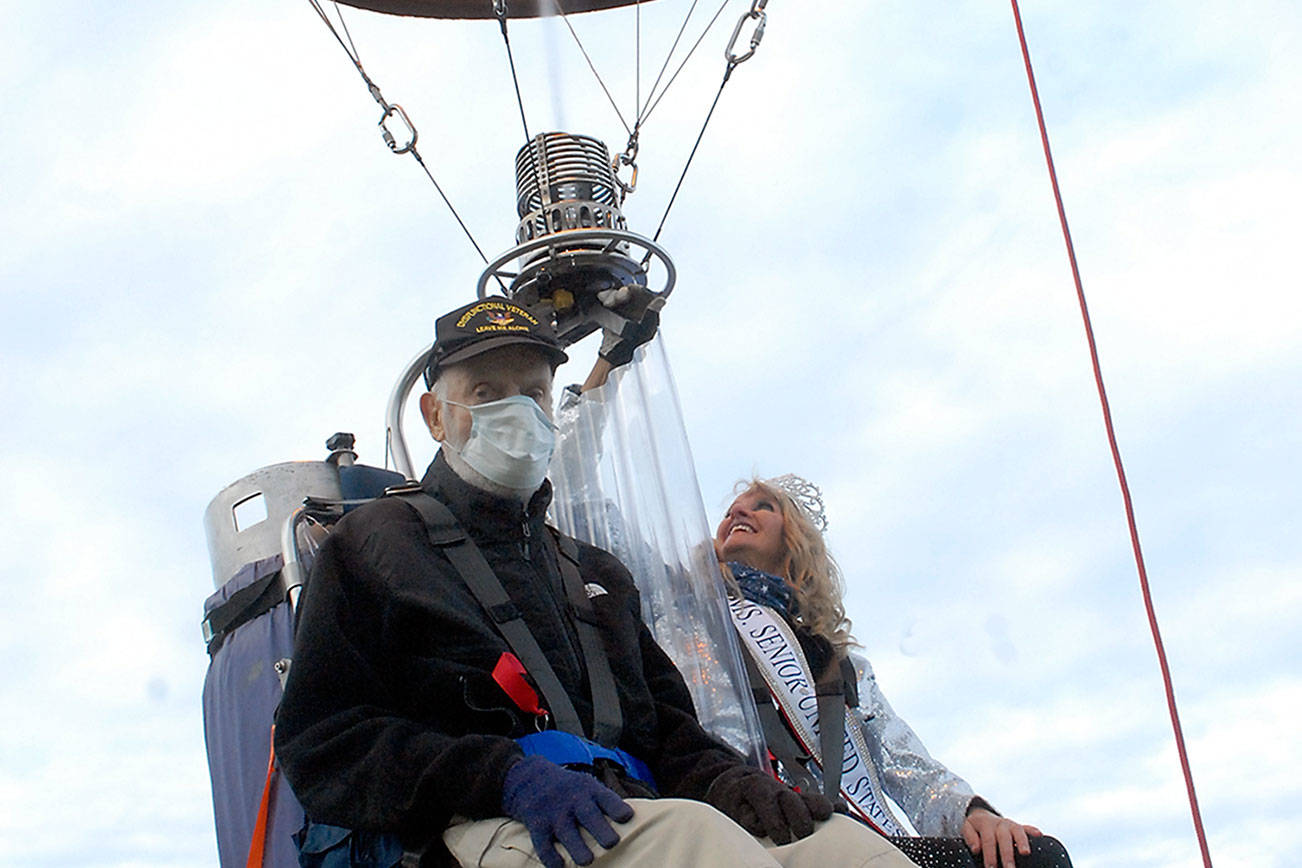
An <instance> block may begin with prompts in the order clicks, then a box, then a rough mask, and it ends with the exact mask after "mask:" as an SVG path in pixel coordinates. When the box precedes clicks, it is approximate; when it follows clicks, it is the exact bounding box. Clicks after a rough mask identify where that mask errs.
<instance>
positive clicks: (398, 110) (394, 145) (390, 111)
mask: <svg viewBox="0 0 1302 868" xmlns="http://www.w3.org/2000/svg"><path fill="white" fill-rule="evenodd" d="M395 114H396V115H397V116H398V117H399V118H401V119H402V122H403V124H405V125H406V127H407V132H408V134H409V136H408V138H407V143H406V144H404V145H403V146H402V147H398V140H397V138H396V137H395V136H394V135H393V133H391V132H390V131H389V128H388V127H387V126H385V123H387V122H388V120H389V118H391V117H393V116H394V115H395ZM380 130H381V135H383V136H384V143H385V144H386V145H388V146H389V150H391V151H393V152H394V153H395V154H405V153H407V152H408V151H410V150H411V149H412V148H414V147H416V127H415V126H414V125H413V124H412V122H411V118H409V117H407V113H406V112H405V111H403V110H402V106H400V105H398V104H397V103H394V104H393V105H391V106H389V107H388V108H386V109H385V110H384V116H383V117H381V118H380Z"/></svg>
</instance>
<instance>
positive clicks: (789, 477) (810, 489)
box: [764, 473, 827, 533]
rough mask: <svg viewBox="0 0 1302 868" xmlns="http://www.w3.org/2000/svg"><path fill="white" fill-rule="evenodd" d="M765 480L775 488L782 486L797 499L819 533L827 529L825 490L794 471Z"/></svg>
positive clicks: (796, 501) (791, 496) (794, 499)
mask: <svg viewBox="0 0 1302 868" xmlns="http://www.w3.org/2000/svg"><path fill="white" fill-rule="evenodd" d="M764 482H765V483H766V484H768V485H772V486H773V487H774V488H780V489H782V490H783V491H784V492H786V494H787V496H788V497H790V498H791V499H792V500H793V501H795V503H796V506H798V507H800V511H801V512H803V513H804V514H805V517H806V518H808V519H809V520H810V521H812V522H813V523H814V527H816V528H818V530H819V533H823V532H826V531H827V511H826V510H825V509H824V508H823V490H822V489H821V488H819V487H818V486H817V485H815V484H814V483H812V482H810V481H809V480H808V479H805V478H803V477H800V476H796V474H794V473H784V474H782V475H781V476H775V477H773V478H772V479H766V480H764Z"/></svg>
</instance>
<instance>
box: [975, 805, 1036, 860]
mask: <svg viewBox="0 0 1302 868" xmlns="http://www.w3.org/2000/svg"><path fill="white" fill-rule="evenodd" d="M1043 834H1044V833H1043V832H1041V831H1040V830H1039V829H1037V828H1035V827H1034V826H1024V825H1022V824H1021V823H1017V822H1014V821H1013V820H1010V819H1008V818H1007V817H1001V816H999V815H998V814H994V813H991V812H990V811H987V810H986V809H985V808H973V809H972V810H971V811H969V812H968V815H967V819H966V820H964V821H963V840H964V841H966V842H967V846H968V849H969V850H971V851H972V852H973V853H980V854H981V856H982V862H983V863H984V865H985V868H996V866H999V868H1013V858H1014V854H1015V853H1021V854H1022V855H1023V856H1025V855H1027V854H1029V853H1030V852H1031V842H1030V841H1029V840H1028V837H1031V838H1038V837H1040V836H1041V835H1043ZM1014 848H1016V849H1015V850H1014Z"/></svg>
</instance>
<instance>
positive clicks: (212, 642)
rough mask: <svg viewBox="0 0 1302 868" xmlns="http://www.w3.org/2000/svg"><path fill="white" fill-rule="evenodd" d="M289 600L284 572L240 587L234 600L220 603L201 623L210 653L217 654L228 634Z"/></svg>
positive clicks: (273, 573)
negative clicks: (286, 597)
mask: <svg viewBox="0 0 1302 868" xmlns="http://www.w3.org/2000/svg"><path fill="white" fill-rule="evenodd" d="M284 601H285V588H284V586H283V584H282V583H281V571H280V570H275V571H274V572H271V573H268V574H267V575H265V576H263V577H262V578H260V579H258V580H257V581H256V582H254V583H252V584H250V585H247V586H245V587H243V588H240V589H239V590H238V591H236V592H235V593H234V594H231V596H230V599H228V600H227V601H226V602H224V603H222V604H221V605H220V606H217V607H216V608H215V609H213V610H212V611H211V612H209V613H208V615H207V617H205V618H204V619H203V622H202V623H201V624H200V625H199V626H200V629H201V630H202V631H203V638H204V642H206V643H207V645H208V656H210V657H211V656H212V655H214V654H216V653H217V650H218V649H219V648H221V646H222V643H223V642H224V641H226V637H227V636H228V635H229V634H231V633H234V632H235V631H236V630H238V629H239V628H240V627H243V626H244V625H245V624H247V623H248V622H249V621H252V620H253V619H254V618H256V617H258V616H259V615H263V614H265V613H267V612H270V611H271V610H272V609H274V608H276V607H277V606H279V605H280V604H281V603H283V602H284Z"/></svg>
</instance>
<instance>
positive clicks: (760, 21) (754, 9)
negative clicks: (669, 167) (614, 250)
mask: <svg viewBox="0 0 1302 868" xmlns="http://www.w3.org/2000/svg"><path fill="white" fill-rule="evenodd" d="M767 5H768V0H751V4H750V10H749V11H748V12H746V13H745V14H743V15H742V16H741V18H739V19H737V26H736V27H734V28H733V30H732V38H731V39H729V40H728V47H727V48H726V49H724V56H725V57H726V58H727V60H728V65H727V66H726V67H725V68H724V70H723V81H721V82H719V90H718V91H717V92H715V94H714V102H712V103H710V110H709V111H708V112H706V114H705V122H704V123H703V124H701V131H700V132H699V133H697V135H696V142H695V144H693V145H692V152H691V153H690V154H688V155H687V162H686V163H684V164H683V171H682V174H680V175H679V176H678V183H677V184H675V185H674V192H673V195H672V196H670V197H669V204H668V205H666V206H665V213H664V214H662V215H660V225H658V226H657V227H656V234H655V235H654V236H653V237H652V239H651V240H652V241H659V240H660V233H661V231H663V230H664V228H665V220H667V219H668V218H669V211H670V210H671V209H672V208H673V207H674V202H675V201H677V199H678V191H679V190H681V189H682V187H683V180H684V179H685V178H686V177H687V170H688V169H689V168H691V166H692V160H693V158H695V157H696V149H697V148H699V147H700V146H701V140H702V139H703V138H705V130H706V128H707V127H708V126H709V125H710V119H711V118H713V117H714V110H715V108H716V107H717V106H718V105H719V97H721V96H723V89H724V87H726V86H727V84H728V81H729V80H730V79H731V78H732V71H733V70H734V69H736V68H737V67H738V66H740V65H741V64H743V63H745V62H746V61H748V60H750V59H751V57H753V56H754V55H755V50H756V49H757V48H759V44H760V40H761V39H763V38H764V26H765V24H766V22H767V21H768V19H767V17H766V16H765V12H764V7H765V6H767ZM747 21H754V22H755V29H754V30H753V31H752V32H751V37H750V49H749V50H747V51H744V52H742V53H740V54H739V53H738V52H737V40H738V38H739V37H740V36H741V31H742V28H743V27H745V25H746V22H747ZM650 259H651V253H650V252H649V251H648V253H647V255H646V256H645V257H643V259H642V264H643V265H644V266H645V265H646V264H647V262H649V261H650Z"/></svg>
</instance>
